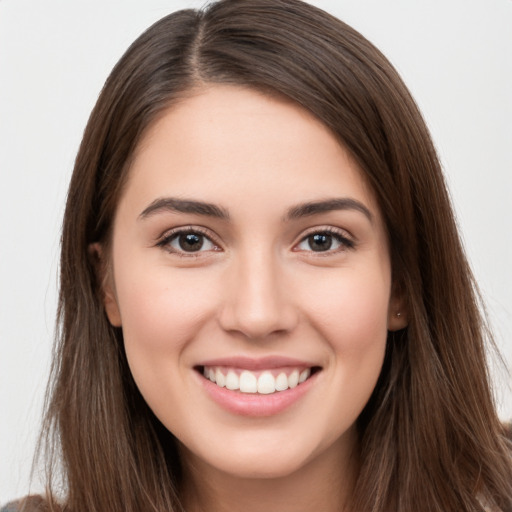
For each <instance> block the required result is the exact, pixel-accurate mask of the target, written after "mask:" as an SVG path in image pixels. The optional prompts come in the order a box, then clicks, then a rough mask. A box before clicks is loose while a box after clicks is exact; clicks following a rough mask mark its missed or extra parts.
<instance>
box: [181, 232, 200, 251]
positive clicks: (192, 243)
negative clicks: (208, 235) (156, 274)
mask: <svg viewBox="0 0 512 512" xmlns="http://www.w3.org/2000/svg"><path fill="white" fill-rule="evenodd" d="M176 239H177V245H178V246H179V248H180V249H181V250H183V251H186V252H196V251H199V250H201V247H203V244H204V236H203V235H199V234H197V233H186V234H183V235H178V236H177V237H176Z"/></svg>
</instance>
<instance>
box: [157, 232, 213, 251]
mask: <svg viewBox="0 0 512 512" xmlns="http://www.w3.org/2000/svg"><path fill="white" fill-rule="evenodd" d="M159 245H161V246H164V247H166V248H167V249H168V250H170V251H171V252H176V253H194V252H203V251H212V250H215V249H216V248H217V246H216V245H215V244H214V243H213V242H212V241H211V240H210V239H209V238H208V237H207V236H206V235H203V233H199V232H197V231H181V232H178V233H174V234H171V235H169V236H167V237H165V239H164V240H162V241H161V242H160V243H159Z"/></svg>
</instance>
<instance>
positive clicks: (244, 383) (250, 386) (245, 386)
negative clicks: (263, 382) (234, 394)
mask: <svg viewBox="0 0 512 512" xmlns="http://www.w3.org/2000/svg"><path fill="white" fill-rule="evenodd" d="M240 391H241V392H242V393H256V392H257V391H258V381H257V380H256V376H255V375H254V373H251V372H249V371H247V370H244V371H243V372H242V373H241V374H240Z"/></svg>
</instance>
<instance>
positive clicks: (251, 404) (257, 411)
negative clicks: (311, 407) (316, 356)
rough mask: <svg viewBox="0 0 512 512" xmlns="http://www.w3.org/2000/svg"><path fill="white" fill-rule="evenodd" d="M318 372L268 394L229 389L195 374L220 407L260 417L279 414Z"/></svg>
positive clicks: (232, 411)
mask: <svg viewBox="0 0 512 512" xmlns="http://www.w3.org/2000/svg"><path fill="white" fill-rule="evenodd" d="M319 373H321V372H317V373H314V374H313V375H312V376H311V377H309V378H308V379H307V380H306V381H304V382H302V383H301V384H299V385H298V386H296V387H294V388H292V389H287V390H286V391H276V392H275V393H271V394H268V395H261V394H257V393H242V392H241V391H231V390H229V389H226V388H221V387H220V386H217V384H214V383H213V382H211V381H210V380H208V379H206V378H205V377H204V376H203V375H201V374H199V373H198V374H197V376H198V378H199V379H200V381H201V384H202V386H203V387H204V389H205V390H206V392H207V393H208V395H209V396H210V398H212V399H213V400H214V401H215V402H216V403H217V404H219V405H220V406H221V407H222V408H224V409H226V410H227V411H229V412H231V413H233V414H238V415H241V416H254V417H262V416H272V415H275V414H279V413H280V412H282V411H284V410H285V409H288V407H290V406H292V405H293V404H295V403H296V402H297V401H298V400H300V399H301V398H302V397H303V396H304V395H305V394H306V393H307V392H308V391H309V390H310V389H311V387H312V386H313V384H314V383H315V381H316V379H317V377H318V374H319Z"/></svg>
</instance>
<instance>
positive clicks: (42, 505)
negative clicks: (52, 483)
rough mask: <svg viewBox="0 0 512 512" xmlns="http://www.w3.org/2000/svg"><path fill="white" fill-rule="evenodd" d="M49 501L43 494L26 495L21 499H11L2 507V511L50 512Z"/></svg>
mask: <svg viewBox="0 0 512 512" xmlns="http://www.w3.org/2000/svg"><path fill="white" fill-rule="evenodd" d="M49 511H50V507H49V506H48V502H47V501H46V500H45V499H43V498H42V497H41V496H26V497H25V498H22V499H20V500H16V501H11V502H10V503H7V505H4V506H3V507H2V508H0V512H49Z"/></svg>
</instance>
